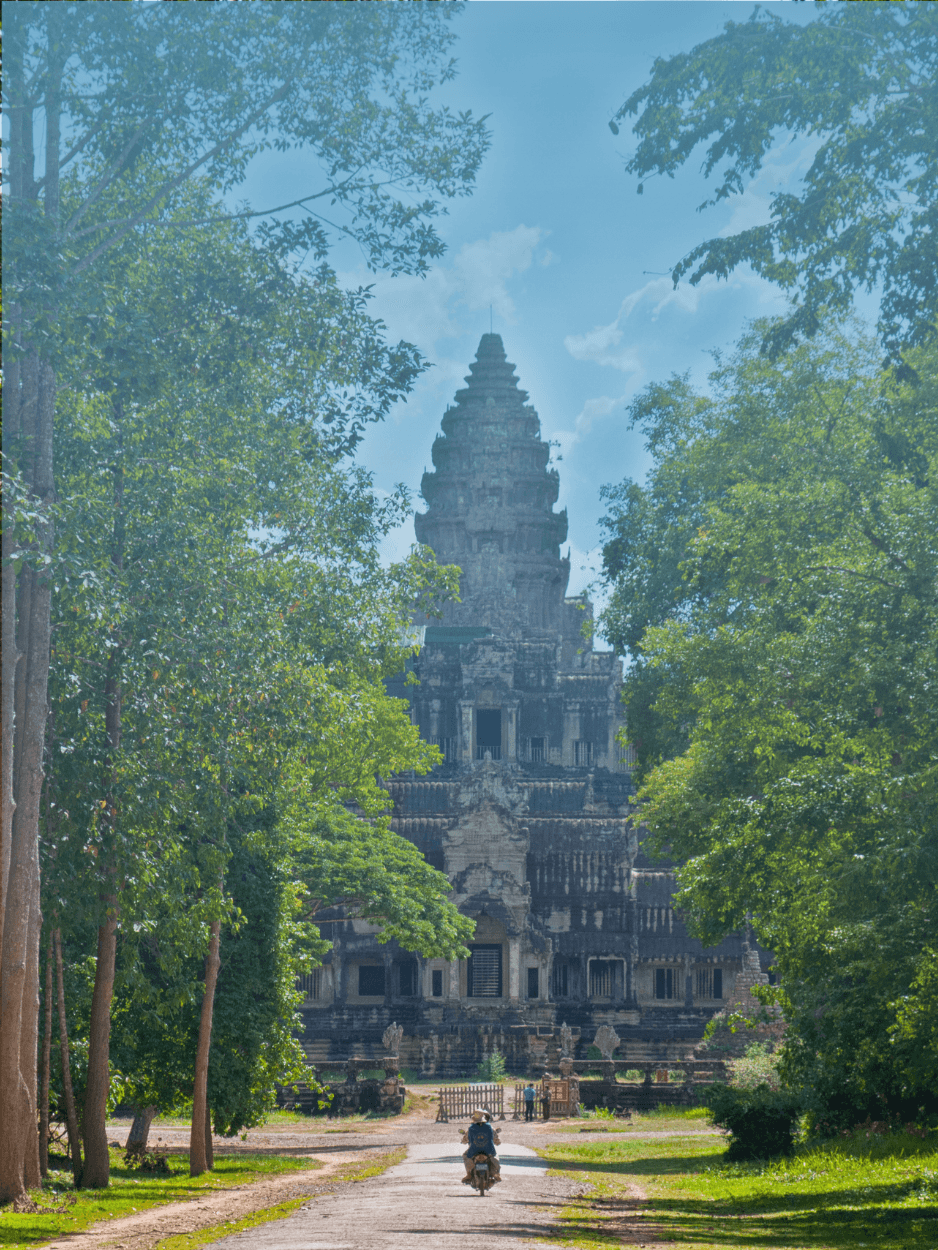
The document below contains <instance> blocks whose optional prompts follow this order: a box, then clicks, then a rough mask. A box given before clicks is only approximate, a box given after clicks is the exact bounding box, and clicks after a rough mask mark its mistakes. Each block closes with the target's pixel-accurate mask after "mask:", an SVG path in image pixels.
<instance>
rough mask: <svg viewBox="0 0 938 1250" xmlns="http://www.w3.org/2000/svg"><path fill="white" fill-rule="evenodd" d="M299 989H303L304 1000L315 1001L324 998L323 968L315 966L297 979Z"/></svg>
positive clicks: (307, 1001)
mask: <svg viewBox="0 0 938 1250" xmlns="http://www.w3.org/2000/svg"><path fill="white" fill-rule="evenodd" d="M297 989H299V990H302V991H303V1001H304V1002H306V1003H315V1002H318V1001H319V999H320V998H322V968H314V969H313V971H312V972H307V973H305V974H304V975H303V976H301V977H300V978H299V980H298V981H297Z"/></svg>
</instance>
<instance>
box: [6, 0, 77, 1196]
mask: <svg viewBox="0 0 938 1250" xmlns="http://www.w3.org/2000/svg"><path fill="white" fill-rule="evenodd" d="M56 8H57V6H49V10H50V11H49V12H48V14H44V20H45V21H46V23H47V30H48V51H47V67H46V73H45V75H44V86H45V90H44V99H43V108H44V117H45V127H46V159H45V174H44V188H43V205H42V212H41V214H40V211H39V203H38V197H37V190H36V183H35V180H34V179H35V169H34V154H33V143H32V134H33V114H32V108H33V105H32V103H31V101H30V100H29V99H28V98H27V92H26V86H25V80H24V49H23V38H24V36H23V33H22V32H16V33H15V34H14V35H13V39H12V40H11V41H9V42H10V44H11V47H10V49H9V51H10V52H11V54H12V55H11V56H10V57H9V59H8V63H7V88H8V91H9V97H10V111H11V118H10V139H11V152H10V157H11V159H10V194H9V203H10V208H11V210H17V211H19V213H20V214H21V218H22V220H24V221H25V219H26V217H27V216H30V215H31V216H32V217H33V219H34V220H35V221H37V222H41V225H42V227H43V228H44V229H45V230H46V231H47V242H48V245H49V246H51V247H53V248H55V252H54V253H53V254H54V255H57V254H58V248H57V232H58V217H59V141H60V135H59V129H60V113H61V104H60V90H61V73H62V50H61V44H60V41H59V38H58V29H59V21H60V16H59V14H58V12H57V11H56V12H55V13H53V12H52V11H51V10H53V9H56ZM14 220H15V213H14ZM14 228H15V227H14ZM33 311H34V312H39V313H41V314H42V315H44V316H46V317H48V318H50V319H51V320H53V321H54V312H53V309H52V307H51V302H50V303H48V304H46V305H45V306H44V307H42V308H39V309H34V310H33ZM25 321H26V315H25V311H24V309H22V308H19V307H16V308H14V309H12V310H11V334H10V336H9V339H8V343H9V346H11V347H12V349H13V350H12V352H11V356H12V358H13V359H14V360H15V359H16V358H17V357H19V362H20V365H19V369H18V370H16V369H14V370H13V371H12V372H13V373H14V374H18V376H17V377H16V383H15V388H14V392H13V394H12V395H11V394H10V392H9V389H8V391H7V395H6V396H5V399H6V401H7V406H8V414H5V415H9V416H10V417H11V420H12V425H13V429H14V431H15V434H16V436H17V439H16V444H12V445H10V451H11V453H12V455H11V458H10V459H9V461H8V460H7V459H6V458H5V459H4V471H5V472H8V473H17V472H18V474H19V477H20V480H21V482H22V486H23V488H24V489H25V490H26V491H27V492H28V494H29V498H30V502H31V503H32V504H33V506H34V507H35V509H36V512H37V520H36V522H35V524H34V527H33V534H32V536H31V539H30V541H29V542H28V543H25V544H24V547H23V551H22V558H23V563H22V565H21V567H20V570H19V573H18V574H17V575H16V579H15V582H14V583H13V588H12V593H11V590H10V584H9V580H8V579H7V580H5V582H4V597H3V610H4V619H3V628H4V633H7V631H10V630H15V632H16V639H17V641H16V650H17V651H19V653H20V654H19V656H15V655H14V661H15V662H14V668H13V678H12V690H10V688H9V686H8V685H7V679H6V678H5V679H4V686H3V698H4V705H3V735H4V737H3V751H4V762H3V783H4V794H3V805H2V806H3V813H2V814H3V820H4V825H3V828H2V831H0V837H2V846H0V865H2V869H3V870H4V878H3V881H2V885H0V894H2V900H3V933H2V950H0V1123H2V1124H3V1130H4V1131H3V1135H2V1139H0V1199H12V1198H17V1197H19V1196H21V1195H22V1193H23V1191H24V1186H25V1185H26V1184H31V1183H32V1184H34V1183H36V1182H37V1181H38V1179H39V1133H38V1123H37V1115H36V1110H37V1108H36V1103H37V1090H36V1077H37V1052H36V1044H37V1038H38V1013H39V942H40V933H41V917H40V912H39V809H40V795H41V791H42V778H43V746H44V739H45V722H46V711H47V691H48V682H49V643H50V635H51V603H52V598H51V596H52V583H51V574H50V559H51V556H52V550H53V537H54V535H53V528H52V521H51V517H50V510H51V506H52V504H53V502H54V498H55V496H54V485H53V471H52V438H53V413H54V409H55V374H54V372H53V369H52V366H51V365H50V364H49V363H48V362H46V361H44V360H41V359H40V358H39V355H38V352H37V349H36V348H35V346H33V345H32V344H27V343H24V335H23V326H24V324H25ZM5 433H6V432H5ZM5 450H6V449H5ZM17 453H18V454H17ZM4 493H5V494H6V492H4ZM8 520H9V516H8V515H7V516H5V517H4V521H5V522H7V521H8ZM5 577H6V574H5ZM8 645H9V644H8V641H7V642H5V644H4V656H3V658H4V660H6V659H7V650H8ZM10 755H11V756H12V758H11V759H10V758H9V756H10ZM10 765H12V776H11V778H10V782H11V790H10V793H6V782H7V769H8V768H9V767H10ZM7 820H8V821H9V825H8V826H7V824H6V822H7Z"/></svg>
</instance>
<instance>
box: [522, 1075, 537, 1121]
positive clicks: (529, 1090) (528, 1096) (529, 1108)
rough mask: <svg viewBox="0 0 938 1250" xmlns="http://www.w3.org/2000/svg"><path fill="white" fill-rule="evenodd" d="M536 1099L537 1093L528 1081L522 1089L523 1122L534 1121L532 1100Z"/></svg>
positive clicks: (532, 1083) (532, 1084)
mask: <svg viewBox="0 0 938 1250" xmlns="http://www.w3.org/2000/svg"><path fill="white" fill-rule="evenodd" d="M536 1098H537V1091H536V1090H535V1088H534V1082H533V1081H528V1083H527V1085H525V1087H524V1118H525V1120H533V1119H534V1100H535V1099H536Z"/></svg>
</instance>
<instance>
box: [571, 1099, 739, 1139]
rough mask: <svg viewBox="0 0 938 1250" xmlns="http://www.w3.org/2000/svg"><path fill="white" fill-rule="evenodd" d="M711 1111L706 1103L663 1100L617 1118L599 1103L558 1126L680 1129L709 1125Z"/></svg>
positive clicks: (637, 1130)
mask: <svg viewBox="0 0 938 1250" xmlns="http://www.w3.org/2000/svg"><path fill="white" fill-rule="evenodd" d="M602 1113H605V1114H602ZM708 1114H709V1113H708V1111H707V1108H706V1107H668V1106H666V1105H665V1104H663V1103H661V1104H659V1105H658V1106H657V1107H653V1108H652V1109H651V1110H649V1111H639V1112H636V1113H635V1114H633V1116H632V1118H631V1120H617V1119H615V1117H614V1116H613V1115H612V1113H611V1112H607V1111H606V1109H605V1108H604V1107H597V1108H596V1110H595V1112H592V1113H591V1112H589V1111H587V1112H585V1113H584V1114H583V1115H581V1116H580V1117H579V1118H578V1119H576V1120H568V1121H567V1122H566V1123H563V1124H558V1125H557V1126H556V1128H557V1131H558V1132H561V1133H596V1132H600V1133H641V1132H646V1133H661V1132H668V1131H671V1132H675V1133H679V1132H680V1131H681V1129H688V1128H693V1129H699V1128H706V1127H707V1125H706V1123H705V1121H706V1119H707V1115H708ZM714 1131H716V1130H714Z"/></svg>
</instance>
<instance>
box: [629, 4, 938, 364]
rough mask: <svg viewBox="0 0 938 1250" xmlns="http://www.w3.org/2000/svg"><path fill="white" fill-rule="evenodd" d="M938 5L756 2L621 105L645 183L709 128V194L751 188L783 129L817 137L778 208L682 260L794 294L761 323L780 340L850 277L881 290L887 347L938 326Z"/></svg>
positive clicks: (803, 326)
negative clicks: (786, 7)
mask: <svg viewBox="0 0 938 1250" xmlns="http://www.w3.org/2000/svg"><path fill="white" fill-rule="evenodd" d="M936 78H938V14H936V13H935V10H934V6H933V5H930V4H888V5H887V4H843V5H840V4H838V5H822V6H819V8H818V12H817V16H816V17H815V18H814V19H813V20H812V21H810V22H808V23H807V24H805V25H803V26H802V25H797V26H796V25H793V24H790V23H789V22H788V21H786V20H785V19H784V18H783V17H781V16H779V15H778V14H777V13H773V12H771V11H770V10H768V9H765V8H756V9H755V10H754V11H753V14H752V16H751V18H750V19H749V21H748V22H742V23H740V22H727V23H726V25H725V27H724V30H723V33H722V34H721V35H718V36H717V37H716V38H714V39H709V40H707V41H706V42H705V43H702V44H699V45H698V46H697V47H696V48H693V49H692V50H691V51H690V52H687V53H681V54H679V55H677V56H673V57H670V58H669V59H668V60H660V59H659V60H656V61H655V63H654V66H653V69H652V74H651V78H650V79H649V81H648V82H647V83H645V85H644V86H642V87H639V88H638V90H637V91H634V92H633V93H632V94H631V95H630V96H629V98H628V99H627V100H626V101H625V103H624V104H623V105H622V106H621V108H620V109H619V110H618V112H617V113H616V114H615V117H614V119H613V121H612V122H611V126H612V129H613V131H614V132H615V133H618V122H620V121H624V120H625V119H626V118H629V117H633V116H635V115H636V114H637V115H638V120H637V121H636V122H635V125H634V127H633V129H634V133H635V134H636V135H637V137H638V146H637V148H636V149H635V151H634V153H633V154H632V156H631V157H630V158H629V160H628V161H627V163H626V169H627V171H628V172H629V173H633V174H635V175H636V176H637V177H638V178H639V180H640V181H639V184H638V191H639V193H641V192H642V189H643V186H644V182H645V180H647V179H648V178H649V177H653V176H655V175H657V174H667V175H668V177H673V176H674V172H675V170H677V169H678V168H679V167H680V166H681V165H683V164H684V162H685V161H687V160H688V159H690V157H691V155H692V154H693V153H694V152H695V151H696V150H697V149H698V146H699V145H700V144H702V143H706V144H708V145H709V146H708V147H707V149H706V155H705V158H704V162H703V169H704V172H705V174H706V175H707V176H708V177H710V176H711V175H716V176H717V177H718V179H719V185H718V186H717V187H716V190H715V192H714V194H713V197H712V198H711V199H709V200H707V201H705V202H704V203H703V204H701V205H700V208H701V209H704V208H706V207H708V206H709V205H712V204H715V203H718V202H719V201H721V200H724V199H727V198H729V197H730V196H732V195H738V194H740V193H742V192H743V191H744V190H745V189H746V181H747V179H749V178H751V177H752V176H753V175H754V174H756V173H757V172H758V171H759V169H760V168H761V167H762V164H763V162H764V160H765V158H766V155H767V153H768V152H769V151H770V149H771V148H772V146H773V145H774V144H775V143H776V142H777V141H778V140H779V139H780V138H783V137H785V136H787V135H797V136H800V137H804V138H808V139H810V140H811V141H812V142H813V143H816V145H817V151H816V153H815V156H814V159H813V161H812V163H811V167H810V169H809V170H808V173H807V174H806V175H805V178H804V190H803V192H802V193H801V194H800V195H798V194H795V193H793V192H789V191H784V192H782V191H780V192H776V193H775V194H774V195H773V197H772V213H771V221H770V222H769V223H768V224H767V225H764V226H753V227H750V228H749V229H747V230H743V231H740V232H739V233H736V234H731V235H728V236H726V237H722V236H721V237H718V238H715V239H708V240H707V241H706V242H704V243H701V244H699V245H698V246H697V247H695V248H693V249H692V251H690V252H689V253H688V254H687V255H686V256H684V257H683V258H682V259H681V260H680V261H679V262H678V263H677V264H676V265H675V266H674V271H673V278H674V284H675V286H676V285H677V284H678V282H679V280H680V279H681V278H682V277H683V276H684V275H685V274H688V273H689V274H690V281H691V283H698V282H699V281H700V280H701V279H702V278H703V277H704V275H705V274H716V275H717V276H718V277H723V278H725V277H727V276H728V274H729V273H730V272H731V271H732V270H733V269H734V268H736V266H737V265H740V264H749V265H751V266H752V268H753V269H754V270H755V272H756V273H758V274H761V275H762V276H763V277H765V278H768V279H769V280H770V281H772V282H776V283H778V284H779V285H780V286H781V287H782V288H783V289H784V290H786V291H788V292H790V293H791V296H792V307H791V311H790V312H789V313H788V315H787V316H786V317H784V318H782V319H781V320H779V321H777V322H773V323H772V324H771V325H768V326H767V327H766V342H765V346H767V347H768V348H769V349H770V350H772V351H780V350H783V349H785V348H786V347H788V346H790V345H791V344H792V343H794V342H796V341H797V340H798V339H799V338H801V337H803V336H805V335H807V336H811V335H813V334H816V333H817V332H818V330H819V328H820V325H821V321H822V314H823V310H824V309H825V308H826V309H829V310H832V311H834V312H837V313H841V314H843V313H845V312H846V311H847V310H848V309H849V307H850V304H851V301H852V297H853V293H854V291H856V290H858V289H860V288H866V289H867V290H871V289H873V288H874V287H878V288H880V289H881V291H882V298H881V304H880V322H879V331H880V335H881V339H882V342H883V344H884V346H885V347H886V350H887V353H888V355H889V358H890V360H891V361H892V362H893V363H898V362H899V361H900V359H901V358H902V355H903V353H904V352H905V351H907V350H908V349H909V348H912V347H914V346H916V345H920V344H924V343H926V342H928V341H930V340H931V339H932V337H933V336H934V334H935V320H936V303H935V293H936V291H938V260H936V256H938V250H936V248H935V235H936V232H938V137H936V136H938V94H936V92H935V81H936Z"/></svg>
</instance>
